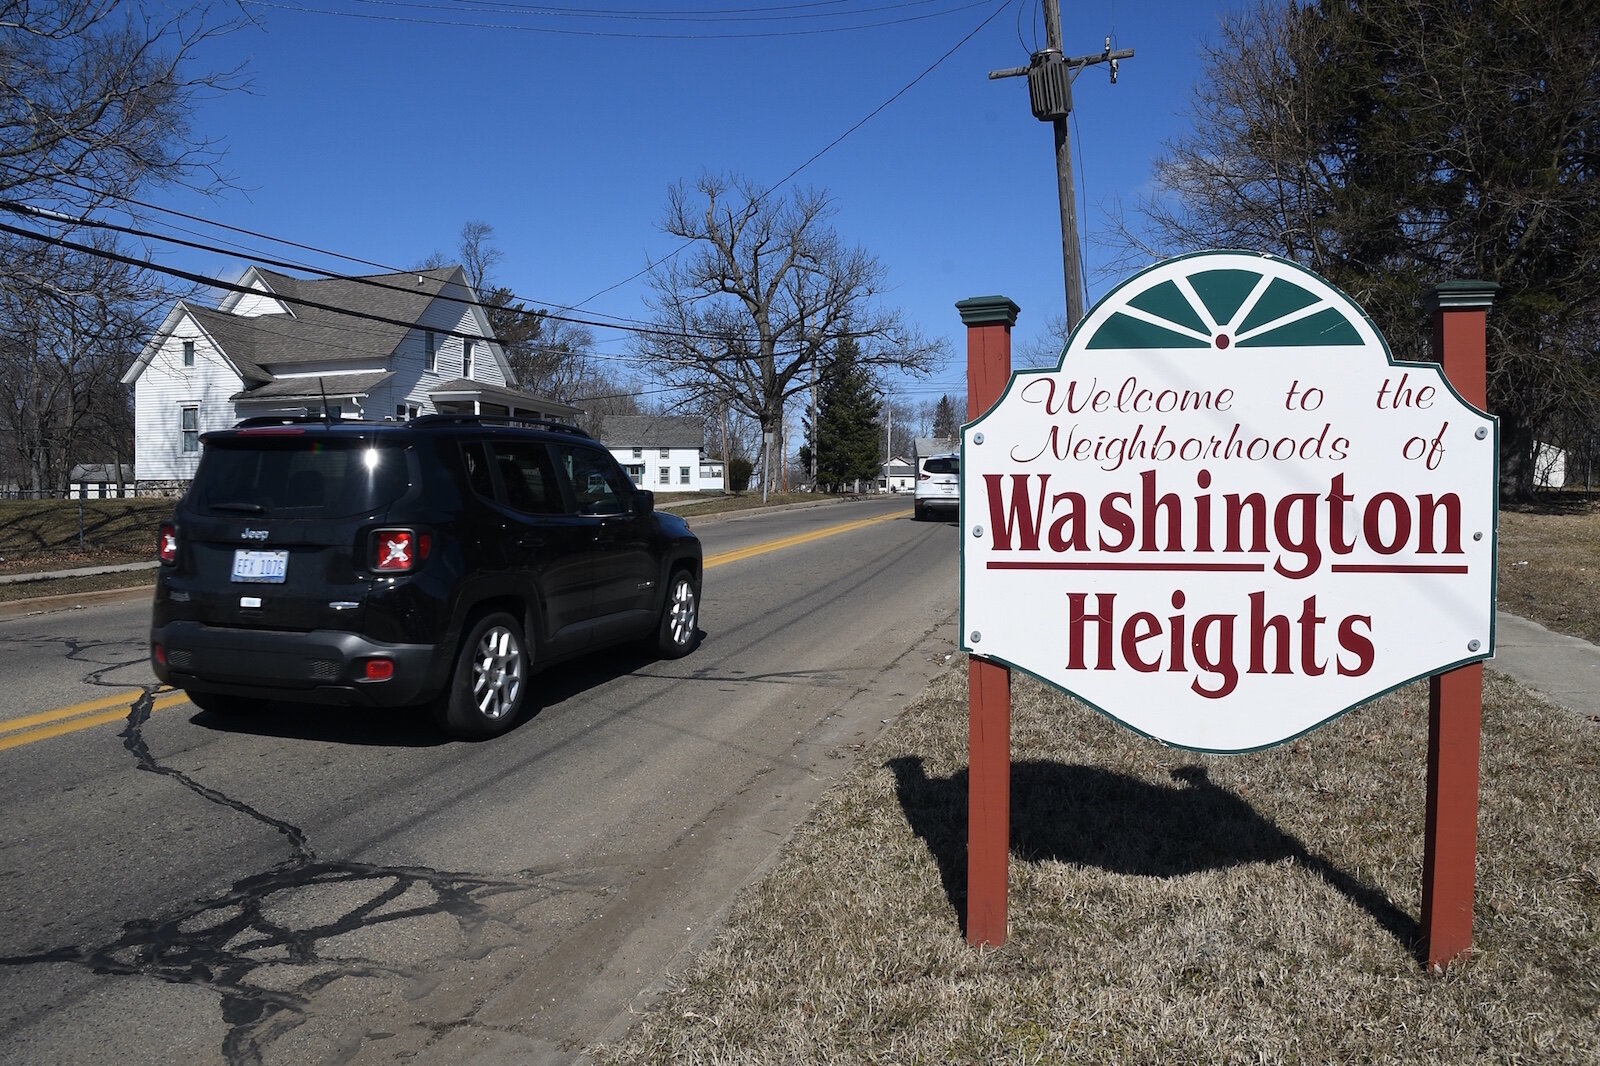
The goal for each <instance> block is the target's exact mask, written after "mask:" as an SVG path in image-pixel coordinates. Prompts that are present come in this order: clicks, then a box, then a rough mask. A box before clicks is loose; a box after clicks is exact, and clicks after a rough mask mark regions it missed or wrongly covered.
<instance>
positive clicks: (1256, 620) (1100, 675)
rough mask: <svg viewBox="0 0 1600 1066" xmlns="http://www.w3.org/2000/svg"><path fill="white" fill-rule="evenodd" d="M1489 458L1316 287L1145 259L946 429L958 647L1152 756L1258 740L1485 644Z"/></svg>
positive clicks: (1470, 423)
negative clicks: (952, 434)
mask: <svg viewBox="0 0 1600 1066" xmlns="http://www.w3.org/2000/svg"><path fill="white" fill-rule="evenodd" d="M1497 449H1498V436H1497V426H1496V424H1495V422H1494V420H1493V419H1492V418H1490V417H1488V416H1487V415H1485V414H1483V413H1482V412H1480V411H1478V410H1476V409H1475V408H1473V407H1472V406H1470V405H1469V404H1467V403H1465V402H1464V401H1462V400H1461V398H1460V397H1459V396H1458V395H1457V394H1456V393H1455V391H1454V390H1453V389H1452V388H1451V387H1450V384H1449V382H1448V381H1447V380H1446V379H1445V377H1444V375H1443V374H1442V373H1441V372H1440V371H1439V368H1438V366H1437V365H1436V364H1433V363H1414V362H1397V361H1395V360H1393V359H1391V358H1390V357H1389V351H1388V347H1387V345H1386V344H1385V343H1384V340H1383V338H1382V337H1381V336H1380V335H1379V334H1378V332H1377V330H1376V329H1374V328H1373V326H1372V323H1371V322H1370V321H1368V319H1367V317H1366V315H1365V314H1364V313H1363V312H1362V311H1361V309H1360V308H1359V307H1357V306H1356V305H1355V303H1353V302H1352V301H1351V300H1350V299H1349V298H1348V297H1346V296H1345V295H1344V294H1342V293H1341V292H1339V291H1338V290H1337V289H1335V288H1333V287H1332V286H1330V285H1329V284H1328V283H1327V282H1325V281H1323V280H1322V279H1321V278H1319V277H1317V276H1316V275H1314V274H1311V273H1309V272H1307V271H1305V270H1302V269H1301V268H1299V267H1297V266H1295V265H1294V264H1291V263H1288V262H1285V261H1283V260H1279V259H1275V258H1271V257H1266V256H1259V255H1252V254H1248V253H1241V252H1206V253H1200V254H1196V255H1192V256H1186V257H1183V258H1180V259H1174V260H1169V261H1167V262H1165V263H1162V264H1159V265H1157V266H1155V267H1152V268H1151V269H1149V270H1146V271H1144V272H1143V273H1141V274H1139V275H1137V276H1135V277H1134V278H1132V279H1130V280H1128V281H1127V282H1124V283H1123V284H1122V285H1121V286H1120V287H1119V288H1118V289H1117V290H1116V291H1114V292H1113V293H1111V294H1110V295H1109V296H1107V297H1106V298H1105V299H1104V300H1102V301H1101V302H1100V303H1099V304H1098V305H1097V306H1096V307H1095V308H1094V310H1093V311H1091V312H1090V313H1089V314H1088V315H1087V316H1086V317H1085V318H1084V320H1083V321H1082V322H1081V323H1080V324H1079V326H1078V328H1077V329H1076V330H1075V331H1074V332H1073V334H1072V337H1071V339H1070V341H1069V342H1068V344H1067V347H1066V350H1065V351H1064V352H1063V354H1062V362H1061V366H1060V367H1059V368H1058V369H1055V370H1042V371H1022V372H1019V373H1016V374H1014V375H1012V378H1011V381H1010V383H1009V384H1008V386H1007V389H1006V392H1005V394H1004V395H1003V396H1002V397H1001V398H1000V400H999V401H998V402H997V403H996V404H995V406H994V407H993V408H991V409H990V410H989V411H988V412H986V413H985V414H984V415H982V416H981V417H980V418H978V420H977V421H975V422H973V423H971V424H969V425H967V426H965V427H963V429H962V441H961V516H962V520H961V524H962V528H961V544H962V552H961V603H962V641H963V643H962V646H963V648H964V649H965V650H967V651H969V652H971V653H972V654H974V655H977V656H981V657H984V658H988V659H992V660H995V661H997V662H1000V663H1003V664H1006V665H1008V666H1012V667H1015V668H1018V669H1021V670H1025V671H1027V672H1028V673H1031V674H1034V675H1036V676H1038V677H1040V678H1042V679H1044V680H1045V681H1048V682H1050V683H1052V684H1054V685H1056V686H1059V687H1060V688H1062V689H1065V690H1066V691H1068V692H1070V693H1072V694H1073V695H1075V696H1077V697H1079V698H1080V699H1082V700H1084V701H1085V702H1087V703H1089V704H1091V705H1093V706H1094V707H1097V708H1099V709H1100V710H1101V711H1103V712H1105V713H1106V714H1109V715H1111V716H1112V717H1113V718H1116V719H1117V720H1119V721H1121V722H1123V723H1124V724H1126V725H1128V726H1130V727H1132V728H1134V729H1136V730H1138V731H1140V732H1142V733H1146V734H1148V735H1150V736H1153V737H1156V738H1158V739H1160V740H1163V741H1165V742H1167V743H1170V744H1175V745H1179V746H1182V747H1187V748H1194V749H1198V750H1203V751H1218V752H1237V751H1248V750H1252V749H1255V748H1261V747H1266V746H1269V745H1272V744H1276V743H1281V742H1282V741H1285V740H1289V739H1291V738H1293V737H1296V736H1298V735H1300V734H1301V733H1304V732H1306V731H1307V730H1310V729H1312V728H1315V727H1316V726H1318V725H1321V724H1322V723H1324V722H1326V721H1327V720H1329V719H1330V718H1333V717H1335V716H1337V715H1338V714H1340V713H1341V712H1343V711H1345V710H1348V709H1349V708H1351V707H1354V706H1356V705H1357V704H1360V703H1362V702H1364V701H1366V700H1368V699H1371V698H1372V697H1374V696H1377V695H1379V694H1381V693H1384V692H1387V691H1389V690H1390V689H1393V688H1396V687H1398V686H1400V685H1403V684H1405V683H1407V682H1409V681H1412V680H1415V679H1417V678H1420V677H1425V676H1428V675H1430V674H1434V673H1438V672H1441V671H1443V670H1446V669H1450V668H1452V667H1456V666H1460V665H1462V664H1464V663H1467V662H1471V661H1474V660H1478V659H1484V658H1487V657H1489V655H1490V654H1491V653H1492V649H1493V643H1494V579H1495V578H1494V568H1495V515H1496V507H1497V500H1496V477H1497V469H1496V467H1497Z"/></svg>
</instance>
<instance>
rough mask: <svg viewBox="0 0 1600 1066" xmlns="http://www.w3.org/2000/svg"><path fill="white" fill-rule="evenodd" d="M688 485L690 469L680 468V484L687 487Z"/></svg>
mask: <svg viewBox="0 0 1600 1066" xmlns="http://www.w3.org/2000/svg"><path fill="white" fill-rule="evenodd" d="M688 483H689V468H688V467H686V466H680V467H678V484H680V485H687V484H688Z"/></svg>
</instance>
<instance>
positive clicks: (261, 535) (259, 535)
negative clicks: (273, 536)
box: [239, 528, 267, 541]
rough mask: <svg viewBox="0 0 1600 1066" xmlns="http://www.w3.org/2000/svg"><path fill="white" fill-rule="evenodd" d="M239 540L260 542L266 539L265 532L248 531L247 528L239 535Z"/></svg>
mask: <svg viewBox="0 0 1600 1066" xmlns="http://www.w3.org/2000/svg"><path fill="white" fill-rule="evenodd" d="M239 539H240V540H260V541H265V540H266V539H267V531H266V530H264V529H248V528H247V529H246V530H245V531H244V532H243V533H240V534H239Z"/></svg>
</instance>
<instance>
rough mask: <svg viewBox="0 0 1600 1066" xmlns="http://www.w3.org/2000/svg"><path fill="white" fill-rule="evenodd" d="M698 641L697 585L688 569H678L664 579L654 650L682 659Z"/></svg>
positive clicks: (698, 604)
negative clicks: (664, 585) (664, 592)
mask: <svg viewBox="0 0 1600 1066" xmlns="http://www.w3.org/2000/svg"><path fill="white" fill-rule="evenodd" d="M699 643H700V585H699V583H698V582H696V581H695V579H694V576H693V575H692V574H690V573H689V571H687V570H684V569H677V570H674V571H673V572H672V577H670V578H668V579H667V597H666V600H665V601H664V602H663V603H662V604H661V622H660V624H659V625H657V627H656V651H657V652H658V653H659V654H660V655H661V657H662V658H663V659H681V658H683V657H684V656H685V655H688V654H689V653H690V652H692V651H694V649H695V647H696V646H697V645H698V644H699Z"/></svg>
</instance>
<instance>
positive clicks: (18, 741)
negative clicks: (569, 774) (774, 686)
mask: <svg viewBox="0 0 1600 1066" xmlns="http://www.w3.org/2000/svg"><path fill="white" fill-rule="evenodd" d="M904 517H905V515H903V514H900V513H892V514H886V515H878V516H877V517H875V518H863V519H861V520H859V521H856V522H842V523H840V524H839V525H836V526H826V527H824V528H822V529H816V530H812V531H811V532H809V533H797V534H795V535H794V536H792V537H783V538H782V539H779V540H769V541H765V542H763V543H761V544H752V545H751V546H750V547H748V548H737V549H735V550H733V551H726V552H719V553H718V554H716V555H708V556H706V559H705V567H706V569H710V568H711V567H714V566H721V565H723V564H724V563H735V562H738V561H740V560H741V559H753V558H755V557H756V556H758V555H765V554H767V553H768V552H775V551H782V550H783V549H785V548H793V547H796V546H797V545H801V544H809V543H810V542H811V541H814V540H823V539H825V538H827V537H834V536H838V535H839V534H840V533H849V532H851V531H852V530H857V529H863V528H865V527H867V526H871V525H876V524H877V523H879V522H890V521H893V520H894V519H897V518H904ZM141 695H142V693H141V692H139V691H138V690H137V689H134V690H132V691H129V692H120V693H117V694H116V695H112V696H104V697H101V698H100V699H97V700H90V701H88V702H87V703H75V704H73V705H72V706H70V707H59V708H57V709H55V710H53V711H40V712H39V713H38V714H29V715H24V716H22V717H21V718H12V719H10V720H8V721H3V722H0V751H6V750H7V749H9V748H18V747H21V746H22V745H24V744H32V743H35V742H36V741H40V740H48V739H50V738H51V737H59V736H62V735H64V734H67V733H76V732H78V731H79V730H83V729H92V728H94V727H95V726H98V725H105V724H107V723H109V722H116V721H119V720H121V719H124V718H127V717H128V709H129V708H130V707H131V706H132V705H133V703H134V701H135V700H137V699H138V698H139V697H140V696H141ZM188 698H189V697H188V696H186V695H184V693H183V692H181V691H173V690H170V689H164V688H163V689H160V690H157V692H156V698H155V701H154V703H152V704H151V706H150V711H151V713H152V714H153V713H155V712H156V711H164V710H166V709H167V708H168V707H176V706H177V705H178V704H180V703H185V702H187V701H188Z"/></svg>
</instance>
